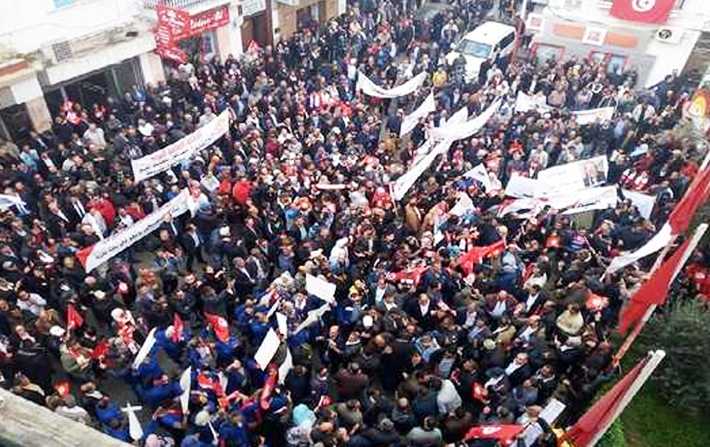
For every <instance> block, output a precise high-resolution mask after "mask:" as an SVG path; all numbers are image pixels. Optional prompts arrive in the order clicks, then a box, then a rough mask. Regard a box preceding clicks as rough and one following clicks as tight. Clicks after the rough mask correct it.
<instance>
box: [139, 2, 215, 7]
mask: <svg viewBox="0 0 710 447" xmlns="http://www.w3.org/2000/svg"><path fill="white" fill-rule="evenodd" d="M201 3H213V0H143V6H144V7H145V8H149V9H155V7H156V6H158V5H165V6H170V7H172V8H178V9H187V8H189V7H191V6H196V5H199V4H201Z"/></svg>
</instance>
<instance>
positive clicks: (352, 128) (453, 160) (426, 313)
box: [0, 0, 704, 447]
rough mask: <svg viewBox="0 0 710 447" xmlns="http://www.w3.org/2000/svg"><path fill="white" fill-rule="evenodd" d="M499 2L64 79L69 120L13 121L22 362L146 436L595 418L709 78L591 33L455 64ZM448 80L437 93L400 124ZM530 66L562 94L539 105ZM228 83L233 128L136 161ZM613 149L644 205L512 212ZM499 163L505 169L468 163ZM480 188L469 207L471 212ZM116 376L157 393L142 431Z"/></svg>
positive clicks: (96, 415)
mask: <svg viewBox="0 0 710 447" xmlns="http://www.w3.org/2000/svg"><path fill="white" fill-rule="evenodd" d="M492 6H493V2H480V1H472V0H468V1H461V2H458V3H456V4H455V5H454V7H453V8H452V9H450V10H448V11H445V12H442V13H440V14H438V15H437V16H436V18H435V19H434V20H432V22H431V23H419V22H417V21H416V19H415V17H414V15H413V11H412V8H411V5H410V8H409V9H408V10H406V11H404V10H403V9H402V7H403V6H402V5H398V4H396V3H394V2H390V1H387V0H386V1H383V2H374V1H367V0H366V1H363V2H361V3H360V4H359V5H352V6H351V7H350V8H349V11H348V12H347V13H346V14H345V15H343V16H341V17H338V18H336V19H334V20H332V21H330V22H329V23H328V24H326V25H325V26H323V27H322V28H318V27H312V28H309V29H305V30H302V31H301V32H299V33H296V35H295V36H294V37H293V38H290V39H287V40H283V41H280V42H279V43H277V44H276V45H275V46H274V47H273V48H271V47H266V48H264V49H262V50H259V54H258V56H257V57H254V58H251V59H250V60H246V59H243V60H241V59H240V60H238V59H237V58H233V57H228V58H226V60H224V61H223V62H220V61H218V60H210V61H201V62H200V63H195V64H186V65H184V66H181V67H179V68H175V69H174V70H172V71H171V73H170V76H169V81H168V82H166V83H160V84H158V85H153V86H151V85H148V86H146V88H145V89H143V88H141V87H135V88H134V89H133V90H132V91H130V92H127V93H125V96H124V97H123V98H106V101H105V102H104V103H98V104H80V103H78V102H72V101H68V102H67V103H66V104H65V106H63V107H62V110H60V111H57V114H56V120H55V122H54V126H53V128H52V130H51V131H48V132H45V133H42V134H37V133H33V134H32V136H31V139H30V140H29V141H26V142H19V143H18V145H17V146H15V145H13V144H12V143H7V142H6V143H5V144H4V145H3V147H2V154H0V162H1V164H2V171H1V172H0V180H1V181H2V188H3V191H2V193H3V194H6V195H9V196H17V197H19V198H20V199H22V201H21V203H19V204H17V205H14V206H11V207H9V208H6V209H5V210H4V211H3V212H2V213H1V214H0V238H1V241H2V244H1V245H0V371H1V372H2V374H1V375H0V383H1V384H2V386H3V387H4V388H6V389H10V390H11V391H12V392H14V393H16V394H18V395H20V396H22V397H24V398H26V399H29V400H30V401H32V402H35V403H37V404H39V405H43V406H46V407H48V408H50V409H51V410H53V411H55V412H57V413H59V414H61V415H63V416H66V417H68V418H71V419H74V420H76V421H79V422H82V423H85V424H89V425H91V426H93V427H95V428H96V429H98V430H100V431H103V432H104V433H107V434H109V435H110V436H113V437H116V438H118V439H121V440H124V441H126V442H132V441H136V442H137V443H139V445H145V446H149V447H158V446H163V447H169V446H183V447H190V446H207V445H215V444H218V445H223V446H238V447H246V446H273V447H276V446H286V445H288V446H307V445H318V446H353V447H361V446H362V447H378V446H381V447H384V446H397V445H402V446H407V445H408V446H422V447H423V446H441V445H445V444H447V443H457V442H460V441H462V440H463V439H464V437H465V435H466V433H467V432H468V431H469V430H470V429H471V428H472V427H476V426H481V425H502V424H518V425H521V426H523V427H526V428H527V427H529V426H531V425H536V426H537V427H539V429H540V430H539V431H540V432H542V433H543V434H542V436H541V437H539V438H538V440H537V441H535V442H536V444H535V445H540V446H543V445H554V436H553V435H552V433H551V430H550V427H549V425H548V424H547V422H545V421H544V420H543V419H542V418H540V413H541V411H542V409H543V408H544V406H545V405H546V404H547V403H548V402H549V401H550V399H552V398H554V399H557V400H558V401H560V402H562V403H564V404H565V405H566V406H567V411H566V415H567V416H566V417H567V418H568V420H573V419H574V418H575V417H577V416H578V415H579V414H580V412H581V410H582V409H583V407H584V406H585V405H586V404H587V403H588V402H589V400H590V399H591V398H592V397H593V396H594V395H595V393H596V392H597V391H598V389H599V387H600V385H601V384H602V383H604V382H605V381H607V380H609V379H610V378H611V377H612V376H613V368H612V367H611V362H612V355H613V353H614V347H613V346H612V344H611V342H610V333H611V332H612V330H613V329H614V327H615V324H616V319H617V316H618V312H619V310H620V308H621V307H622V306H623V304H624V302H625V300H627V299H628V297H629V296H630V294H631V293H632V292H633V290H634V289H635V288H636V287H637V286H638V284H639V282H640V281H641V280H642V278H643V277H644V274H645V273H644V272H645V270H646V269H647V268H648V266H649V264H646V263H643V262H642V263H640V264H638V263H637V264H634V265H632V266H630V267H628V268H626V269H624V270H622V271H620V272H618V273H616V274H612V275H605V276H603V273H604V270H605V267H606V265H607V264H608V262H609V260H610V259H611V258H613V257H614V256H616V255H618V254H619V253H620V252H622V251H624V250H632V249H634V248H637V247H639V246H641V245H642V244H643V243H644V242H645V241H647V240H648V239H649V238H650V237H651V236H652V235H653V234H654V232H655V230H656V229H657V228H659V225H660V224H662V223H663V222H664V221H665V219H666V218H667V216H668V213H669V211H670V210H671V209H672V207H673V205H674V204H675V203H676V202H677V200H678V199H679V198H680V197H681V196H682V194H683V192H684V190H685V188H686V186H687V184H688V181H689V179H691V178H692V177H693V175H694V174H695V173H696V172H697V169H698V160H699V159H700V158H702V156H704V148H701V147H696V146H695V145H692V144H689V143H688V142H687V141H684V140H679V139H678V138H675V137H674V134H673V133H672V132H671V130H672V129H673V128H674V127H675V126H676V125H677V124H678V122H679V120H680V119H681V116H682V111H683V105H684V103H685V101H686V100H687V98H688V95H689V93H691V91H690V90H689V89H688V87H687V86H686V85H684V83H683V81H682V79H680V78H677V77H673V76H669V77H668V78H667V79H666V80H665V81H663V82H662V83H661V84H659V85H658V86H656V87H655V88H654V89H653V90H642V89H640V88H639V86H637V85H636V78H637V76H636V73H635V72H634V71H633V69H628V70H626V71H622V72H620V71H611V72H609V71H608V70H607V67H606V66H605V65H603V63H602V62H595V61H593V60H581V59H574V58H570V59H565V60H539V61H538V60H535V58H532V59H530V60H524V59H521V58H512V59H511V58H495V59H492V60H489V61H487V63H486V64H485V66H484V67H485V69H482V70H481V72H480V74H479V75H478V77H477V78H476V79H472V80H471V79H469V80H466V79H463V78H462V77H461V76H458V75H457V74H456V67H455V66H448V65H447V64H445V63H443V62H442V60H443V56H444V55H445V54H446V52H447V51H448V49H449V47H450V45H451V44H452V43H453V42H455V40H456V38H458V37H460V36H461V35H462V34H463V33H464V32H466V30H470V29H472V28H473V27H475V25H476V24H477V23H479V22H480V20H482V18H483V17H484V16H485V14H486V13H487V11H488V9H490V8H491V7H492ZM358 71H362V72H363V73H365V74H366V75H367V76H368V77H369V78H370V79H372V80H373V81H375V82H376V83H378V84H379V85H383V86H385V87H386V86H392V85H395V84H396V83H400V82H401V78H402V76H404V75H405V74H407V73H408V74H417V73H420V72H422V71H426V72H428V73H430V74H431V76H428V80H427V81H426V83H425V86H424V87H423V88H422V89H420V93H419V94H412V95H409V96H407V97H406V98H400V99H397V100H395V101H390V100H380V99H377V98H371V97H367V96H364V95H362V94H361V93H360V92H357V91H356V89H355V86H356V80H357V73H358ZM398 79H399V81H398ZM431 91H433V92H435V95H436V101H437V110H436V111H435V112H434V113H431V114H429V115H428V116H427V117H426V118H423V119H422V120H421V121H420V122H419V124H418V125H417V127H416V128H415V129H414V130H413V131H412V132H411V135H408V136H404V137H403V138H399V130H400V126H401V123H402V118H403V116H404V115H406V113H408V112H410V111H411V110H413V109H414V108H416V106H417V105H418V104H419V103H420V102H421V101H422V100H423V98H424V97H425V96H427V95H428V94H429V92H431ZM518 92H524V93H526V94H529V95H531V96H538V97H544V98H545V100H546V102H547V104H548V105H550V106H552V108H551V109H550V110H549V111H545V112H542V113H541V112H537V111H528V112H524V113H521V112H516V111H515V110H514V107H513V104H514V103H515V97H516V94H517V93H518ZM496 98H502V100H503V103H502V105H501V106H500V109H499V110H498V112H497V113H496V114H495V116H494V117H493V118H492V119H491V120H489V121H488V123H487V124H486V125H485V127H484V129H482V130H481V132H479V133H478V134H476V135H475V136H473V137H471V138H468V139H465V140H460V141H457V142H456V143H454V145H453V146H452V147H451V149H450V150H449V151H448V152H447V153H446V154H444V155H443V156H440V157H438V158H437V159H436V161H435V162H434V163H433V165H432V166H431V167H430V168H429V169H428V170H427V171H426V172H425V174H424V175H423V176H422V178H420V179H419V181H418V182H417V183H416V184H415V185H414V187H412V188H411V190H410V191H409V192H408V193H407V195H406V196H405V198H404V199H403V200H402V201H400V202H398V201H395V200H393V198H392V197H391V191H390V188H389V185H390V183H391V182H392V181H394V180H396V179H397V178H398V177H399V176H401V175H402V174H403V173H404V172H406V171H407V169H408V168H409V167H411V164H412V161H413V160H414V159H415V157H416V156H417V153H416V149H417V148H418V147H419V146H421V145H422V144H423V143H424V142H425V141H426V140H427V139H428V133H429V131H430V130H431V129H432V128H435V127H437V126H439V125H440V124H441V123H443V122H444V121H445V120H446V119H447V118H448V117H450V116H451V115H452V114H453V113H454V112H456V111H457V110H459V109H461V108H462V107H466V108H467V109H468V115H469V116H477V115H479V114H480V113H481V112H482V111H483V110H484V109H485V108H486V107H487V106H488V104H490V103H491V102H492V101H493V100H494V99H496ZM604 105H614V106H615V107H616V112H615V114H614V117H613V119H612V120H610V121H605V122H600V121H597V122H594V123H592V124H589V125H583V126H580V125H578V124H577V123H576V122H575V120H574V119H571V118H570V114H569V112H570V111H571V110H584V109H588V108H594V107H600V106H604ZM226 109H231V112H230V113H231V115H232V122H231V125H230V128H229V132H228V134H227V135H225V136H224V137H223V138H221V139H220V140H219V141H218V142H217V143H216V144H214V145H213V146H211V147H209V148H208V149H206V150H204V151H202V152H201V153H200V155H199V156H197V157H195V158H193V159H191V160H189V161H187V162H185V163H183V164H181V165H180V166H177V167H175V168H174V169H173V170H171V171H168V172H165V173H163V174H160V175H158V176H156V177H153V178H151V179H148V180H144V181H141V182H134V180H133V175H132V171H131V163H130V161H131V159H135V158H139V157H142V156H144V155H147V154H150V153H152V152H155V151H157V150H159V149H161V148H164V147H166V146H167V145H169V144H171V143H174V142H175V141H178V140H179V139H181V138H182V137H184V136H185V135H188V134H190V133H192V132H194V131H195V130H196V129H198V128H200V127H202V126H204V125H206V124H208V123H210V122H211V121H212V120H213V119H215V118H216V116H217V115H218V114H219V113H220V112H222V111H224V110H226ZM598 155H606V156H607V157H608V160H609V173H608V177H607V183H608V184H610V185H613V184H619V185H622V186H623V187H624V188H625V189H627V190H632V191H643V192H645V193H647V194H650V195H653V196H655V198H656V203H655V206H654V209H653V212H652V214H651V215H650V216H648V218H645V217H643V216H642V215H641V213H640V212H639V210H638V209H637V208H636V207H635V206H634V205H633V204H632V202H631V201H629V200H626V199H623V200H619V202H618V204H617V205H616V206H613V207H610V208H608V209H606V210H600V211H597V212H595V213H594V215H593V217H592V218H591V219H588V220H589V221H588V222H586V223H584V224H583V223H581V222H580V221H578V219H576V218H575V217H574V216H572V217H571V216H568V215H563V214H561V213H559V212H557V210H554V209H550V208H545V209H543V210H542V211H540V212H539V213H537V214H535V215H533V216H529V215H528V216H525V217H522V216H520V215H518V214H516V213H510V214H506V215H505V216H503V217H499V214H498V213H497V210H499V209H500V207H501V206H502V205H503V204H505V203H506V200H507V199H506V195H505V192H504V186H505V185H506V184H507V182H508V180H509V179H510V178H511V176H513V175H515V174H518V175H522V176H526V177H531V178H534V177H535V176H536V174H537V173H538V172H539V171H540V170H542V169H545V168H548V167H551V166H555V165H558V164H563V163H568V162H571V161H575V160H579V159H584V158H589V157H593V156H598ZM479 164H483V165H484V166H485V167H486V169H487V171H488V173H489V175H490V180H491V183H492V186H490V187H489V188H487V189H486V188H484V187H483V186H482V185H481V183H479V182H477V181H474V180H472V179H470V178H467V177H464V176H463V174H464V173H466V172H467V171H468V170H470V169H471V168H472V167H474V166H477V165H479ZM184 188H190V189H191V191H193V192H195V194H196V195H197V196H199V197H198V201H197V204H198V209H197V211H196V214H195V215H194V216H192V215H190V214H189V213H188V214H185V215H183V216H181V217H179V218H168V219H166V220H165V222H164V223H163V224H162V225H161V227H160V228H159V229H158V230H157V231H155V232H154V233H153V234H152V235H150V236H149V237H146V238H144V239H143V240H141V241H139V242H137V243H135V244H134V245H133V246H131V247H130V248H128V249H127V250H125V251H124V252H123V253H121V254H120V255H119V256H116V257H114V258H113V259H111V260H110V261H109V262H108V263H107V264H106V265H102V266H101V267H99V268H97V269H95V270H93V271H91V272H89V273H87V272H86V271H85V269H84V268H83V266H82V265H81V262H80V261H79V259H78V258H77V256H76V253H77V252H78V251H79V250H81V249H83V248H85V247H88V246H91V245H92V244H95V243H97V242H99V241H100V240H101V239H103V238H105V237H107V236H109V235H110V234H113V233H116V232H119V231H121V230H123V229H125V228H129V227H131V226H132V225H133V224H135V223H136V222H137V221H139V220H140V219H142V218H144V217H145V216H146V215H148V214H150V213H152V212H154V211H156V210H158V209H159V207H160V206H161V205H162V204H164V203H165V202H167V201H168V200H170V199H172V198H173V197H175V196H176V195H177V194H178V193H179V192H180V191H181V190H182V189H184ZM463 192H465V193H467V194H468V195H469V197H470V199H471V200H472V202H473V204H474V207H473V209H472V210H469V211H468V212H467V213H465V214H464V215H462V216H453V215H450V214H449V211H450V210H451V208H452V207H453V205H454V204H455V203H456V202H457V200H458V198H459V197H460V196H461V193H463ZM437 232H438V233H440V236H441V237H435V233H437ZM491 246H496V247H498V249H497V250H496V251H494V252H491V253H488V255H487V256H486V257H485V258H483V259H480V258H479V259H476V260H475V261H471V260H470V259H469V258H470V256H467V255H468V254H469V253H471V249H472V248H474V247H491ZM463 258H465V259H467V261H471V262H462V259H463ZM652 261H653V259H651V260H650V261H648V262H652ZM307 275H312V276H315V277H319V278H321V279H323V280H325V281H327V282H330V283H332V284H335V286H336V289H335V297H334V300H333V301H331V302H327V301H324V300H322V299H320V298H318V297H316V296H314V295H312V294H309V293H308V292H307V291H306V290H305V281H306V276H307ZM279 315H283V316H285V322H286V324H285V326H286V329H285V330H282V328H280V327H279V326H280V325H279V324H278V321H277V317H278V316H279ZM180 322H181V323H180ZM225 323H226V324H225ZM153 328H155V329H156V331H155V333H154V334H155V339H156V343H155V346H154V347H153V349H152V350H151V351H150V353H149V355H147V357H146V359H145V360H144V361H143V362H141V363H140V364H139V365H135V366H134V365H133V361H134V358H135V357H136V354H137V353H138V351H139V348H140V347H141V345H142V344H143V342H144V341H145V339H146V337H147V334H148V333H149V332H150V330H151V329H153ZM270 330H273V331H275V332H276V333H277V334H278V337H279V338H280V345H279V347H278V350H277V351H276V354H275V355H274V356H273V359H271V361H270V365H268V366H267V367H266V368H262V367H261V366H260V365H259V363H258V362H257V361H256V360H255V358H254V355H255V352H256V351H257V349H258V348H259V347H260V346H261V344H262V342H263V340H264V338H265V337H266V336H267V333H269V331H270ZM288 362H291V363H292V365H293V366H292V367H291V368H290V369H289V368H286V367H284V366H283V365H284V364H285V363H288ZM188 367H190V368H191V369H190V371H191V375H190V378H191V380H190V381H191V387H190V388H191V392H190V394H189V407H188V408H189V409H188V411H187V412H184V411H183V406H182V404H181V401H180V397H181V395H182V394H183V391H184V388H185V387H184V383H183V384H182V385H181V383H180V376H181V374H182V372H183V371H185V370H186V369H187V368H188ZM58 385H61V386H58ZM116 390H121V391H120V393H121V394H122V395H124V396H125V395H126V393H128V394H129V395H131V396H133V398H132V402H133V403H140V404H141V405H142V406H143V410H142V411H141V413H140V414H139V415H138V416H139V419H140V423H141V424H142V427H141V428H142V431H143V436H142V437H141V439H139V440H133V439H132V438H131V433H132V430H131V427H130V426H129V423H128V420H127V417H126V413H125V412H123V411H122V410H121V407H122V406H123V405H124V404H125V403H126V402H125V400H121V401H119V400H118V399H117V398H116V396H114V395H112V393H114V392H117V391H116ZM520 442H522V443H526V442H528V441H525V440H523V439H522V438H521V441H520ZM523 445H525V444H523ZM527 445H531V444H527Z"/></svg>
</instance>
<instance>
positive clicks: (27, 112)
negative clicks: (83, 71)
mask: <svg viewBox="0 0 710 447" xmlns="http://www.w3.org/2000/svg"><path fill="white" fill-rule="evenodd" d="M50 127H51V117H50V115H49V112H48V111H47V107H46V104H45V102H44V97H43V96H42V88H41V86H40V84H39V82H38V80H37V73H36V71H35V70H34V68H33V67H32V66H31V64H30V63H29V62H27V61H25V60H23V59H16V60H11V61H8V62H6V63H3V64H0V138H2V139H4V140H10V141H14V142H16V143H20V142H22V141H23V140H25V139H27V138H29V134H30V131H32V130H38V131H40V132H41V131H44V130H47V129H48V128H50Z"/></svg>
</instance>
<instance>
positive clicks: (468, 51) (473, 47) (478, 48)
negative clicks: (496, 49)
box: [456, 39, 491, 59]
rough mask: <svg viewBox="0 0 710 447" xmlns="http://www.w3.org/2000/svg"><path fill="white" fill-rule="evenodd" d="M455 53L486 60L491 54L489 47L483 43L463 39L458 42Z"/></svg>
mask: <svg viewBox="0 0 710 447" xmlns="http://www.w3.org/2000/svg"><path fill="white" fill-rule="evenodd" d="M456 51H458V52H459V53H461V54H463V55H466V56H472V57H478V58H481V59H486V58H487V57H488V56H490V54H491V46H490V45H488V44H485V43H479V42H475V41H473V40H466V39H464V40H462V41H461V42H459V44H458V46H457V47H456Z"/></svg>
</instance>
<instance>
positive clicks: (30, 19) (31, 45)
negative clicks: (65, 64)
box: [0, 0, 140, 54]
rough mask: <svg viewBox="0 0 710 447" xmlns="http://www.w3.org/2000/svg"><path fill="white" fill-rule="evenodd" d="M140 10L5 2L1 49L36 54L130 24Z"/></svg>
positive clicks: (134, 5)
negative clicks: (46, 47) (52, 45)
mask: <svg viewBox="0 0 710 447" xmlns="http://www.w3.org/2000/svg"><path fill="white" fill-rule="evenodd" d="M139 6H140V2H139V1H136V0H73V3H72V4H69V5H68V6H64V7H61V8H56V7H55V3H54V0H3V1H0V45H2V46H4V47H6V48H8V49H11V50H14V51H16V52H18V53H20V54H24V53H29V52H33V51H36V50H38V49H39V48H40V47H41V46H42V45H45V44H47V43H52V42H59V41H65V40H71V39H76V38H78V37H80V36H85V35H89V34H92V33H96V32H99V31H101V30H104V29H107V28H111V27H116V26H120V25H121V24H124V23H127V22H129V21H131V20H132V18H134V17H135V16H136V15H138V14H139V13H140V9H139Z"/></svg>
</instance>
